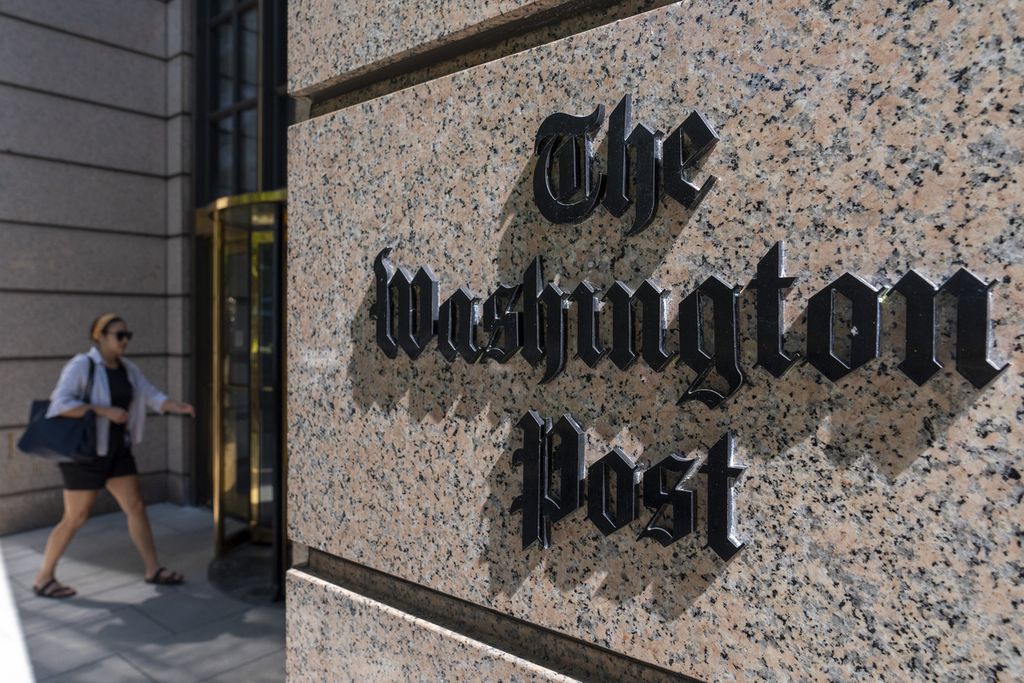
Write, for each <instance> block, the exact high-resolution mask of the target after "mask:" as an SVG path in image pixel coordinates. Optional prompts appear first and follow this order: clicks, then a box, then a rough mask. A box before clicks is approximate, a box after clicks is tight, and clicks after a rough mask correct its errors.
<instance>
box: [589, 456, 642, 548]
mask: <svg viewBox="0 0 1024 683" xmlns="http://www.w3.org/2000/svg"><path fill="white" fill-rule="evenodd" d="M612 478H614V481H615V500H614V501H613V500H612V492H611V486H610V484H611V481H609V480H610V479H612ZM639 496H640V473H639V471H638V468H637V464H636V462H635V461H634V460H633V458H631V457H629V456H628V455H626V454H625V453H623V452H622V450H621V449H619V448H613V449H612V450H611V451H609V452H608V454H607V455H606V456H604V457H603V458H601V459H600V460H598V461H597V462H595V463H594V464H593V465H591V466H590V469H588V470H587V518H588V519H589V520H590V521H592V522H593V523H594V525H595V526H596V527H597V528H598V529H600V530H601V533H603V534H604V535H605V536H607V535H608V534H611V533H613V532H615V531H618V530H619V529H621V528H622V527H624V526H626V525H627V524H629V523H630V522H632V521H633V520H634V519H636V514H637V507H638V502H639Z"/></svg>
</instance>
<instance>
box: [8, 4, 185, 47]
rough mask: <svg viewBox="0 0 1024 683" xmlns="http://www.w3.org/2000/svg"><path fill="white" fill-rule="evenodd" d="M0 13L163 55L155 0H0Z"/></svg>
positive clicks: (159, 12) (161, 14)
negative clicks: (42, 0) (43, 0)
mask: <svg viewBox="0 0 1024 683" xmlns="http://www.w3.org/2000/svg"><path fill="white" fill-rule="evenodd" d="M180 2H181V0H177V3H176V4H180ZM0 12H3V13H4V14H11V15H13V16H15V17H19V18H22V19H27V20H29V21H33V22H36V23H40V24H45V25H46V26H53V27H54V28H58V29H62V30H64V31H69V32H71V33H75V34H77V35H80V36H85V37H88V38H94V39H96V40H102V41H104V42H107V43H112V44H114V45H119V46H122V47H126V48H131V49H133V50H139V51H141V52H145V53H147V54H151V55H154V56H157V57H162V56H163V52H164V50H163V46H164V27H165V22H166V18H165V16H164V7H163V5H162V3H161V2H160V1H159V0H157V1H156V2H154V1H153V0H142V2H140V1H139V0H46V1H45V2H40V1H39V0H0Z"/></svg>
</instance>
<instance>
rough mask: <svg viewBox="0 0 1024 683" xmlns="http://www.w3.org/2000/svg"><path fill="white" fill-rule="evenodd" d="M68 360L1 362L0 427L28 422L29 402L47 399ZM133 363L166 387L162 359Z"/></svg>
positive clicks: (162, 386)
mask: <svg viewBox="0 0 1024 683" xmlns="http://www.w3.org/2000/svg"><path fill="white" fill-rule="evenodd" d="M86 325H88V323H86ZM83 336H84V335H83ZM86 350H88V346H87V345H86V344H82V348H81V349H80V350H79V352H80V353H81V352H85V351H86ZM70 358H71V356H70V355H69V356H68V358H67V359H53V360H3V361H0V377H3V379H4V384H5V386H7V387H8V391H5V392H3V394H0V426H4V427H8V426H20V425H24V424H25V423H26V422H28V411H29V406H30V404H31V402H32V400H33V399H46V398H49V396H50V392H52V391H53V387H54V386H55V385H56V384H57V378H58V377H60V371H61V369H62V368H63V367H64V364H65V363H66V362H67V360H68V359H70ZM129 358H131V356H129ZM135 363H136V364H137V365H138V366H139V369H140V370H142V372H143V374H144V375H146V377H147V378H148V379H149V381H151V382H153V384H155V385H156V386H157V387H159V388H161V389H163V388H164V387H166V386H167V362H166V360H165V359H164V358H151V357H146V358H138V359H136V360H135Z"/></svg>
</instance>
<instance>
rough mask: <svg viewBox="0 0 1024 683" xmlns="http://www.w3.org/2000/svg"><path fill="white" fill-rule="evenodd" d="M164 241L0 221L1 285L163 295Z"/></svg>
mask: <svg viewBox="0 0 1024 683" xmlns="http://www.w3.org/2000/svg"><path fill="white" fill-rule="evenodd" d="M166 250H167V242H166V240H164V239H162V238H156V237H145V236H141V235H114V234H109V233H95V232H87V231H83V230H75V229H73V228H50V227H44V226H38V225H22V224H18V223H6V222H0V288H11V289H34V290H44V291H45V290H56V291H69V290H71V291H75V290H81V291H86V292H109V293H110V294H112V295H116V294H117V293H127V294H163V292H164V287H165V286H166V285H165V281H166V270H165V269H166V268H167V259H166V257H165V254H166Z"/></svg>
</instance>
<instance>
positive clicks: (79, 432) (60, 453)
mask: <svg viewBox="0 0 1024 683" xmlns="http://www.w3.org/2000/svg"><path fill="white" fill-rule="evenodd" d="M95 372H96V364H95V363H94V362H93V360H92V358H90V359H89V382H88V384H86V385H85V395H84V396H82V402H83V403H87V402H88V401H89V397H90V396H92V380H93V375H94V374H95ZM49 408H50V402H49V401H32V408H31V410H30V411H29V422H28V427H26V428H25V433H24V434H22V435H21V438H20V439H18V450H20V451H21V452H23V453H27V454H29V455H38V456H39V457H41V458H46V459H48V460H53V461H55V462H92V461H93V460H95V459H96V413H94V412H93V411H91V410H90V411H89V412H87V413H86V414H85V415H83V416H82V417H51V418H47V417H46V411H47V410H49Z"/></svg>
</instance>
